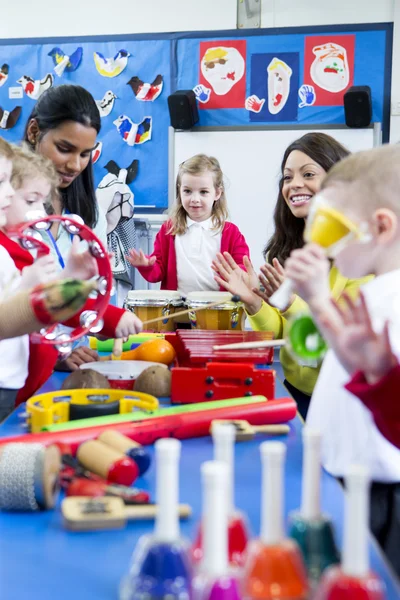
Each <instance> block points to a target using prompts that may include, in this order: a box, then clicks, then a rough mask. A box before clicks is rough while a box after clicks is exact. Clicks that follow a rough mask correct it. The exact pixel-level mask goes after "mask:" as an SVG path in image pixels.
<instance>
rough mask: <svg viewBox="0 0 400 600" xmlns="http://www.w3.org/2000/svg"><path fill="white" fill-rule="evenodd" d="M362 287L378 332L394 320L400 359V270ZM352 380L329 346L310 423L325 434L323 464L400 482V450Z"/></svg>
mask: <svg viewBox="0 0 400 600" xmlns="http://www.w3.org/2000/svg"><path fill="white" fill-rule="evenodd" d="M362 290H363V292H364V295H365V299H366V303H367V306H368V309H369V312H370V315H371V320H372V324H373V327H374V329H375V331H377V332H378V331H382V329H383V326H384V323H385V321H386V320H390V326H389V334H390V340H391V344H392V348H393V351H394V353H395V354H396V356H397V358H400V270H396V271H392V272H390V273H386V274H384V275H381V276H379V277H376V278H375V279H373V280H371V281H369V282H368V283H366V284H365V285H364V286H362ZM349 378H350V377H349V374H348V373H347V372H346V370H345V369H344V368H343V367H342V366H341V364H340V363H339V361H338V359H337V358H336V355H335V353H334V352H333V351H332V350H329V352H328V353H327V355H326V357H325V359H324V362H323V365H322V368H321V371H320V374H319V377H318V380H317V384H316V386H315V388H314V392H313V395H312V398H311V404H310V408H309V411H308V415H307V425H309V426H310V427H313V428H315V429H318V430H319V431H320V432H321V433H322V464H323V466H324V468H325V469H326V470H327V471H328V472H329V473H331V474H332V475H335V476H337V477H343V476H344V475H346V473H347V469H348V468H349V466H350V465H353V464H363V465H365V466H367V468H368V470H369V472H370V475H371V478H372V480H373V481H378V482H390V483H395V482H400V450H399V449H397V448H396V447H395V446H393V445H392V444H391V443H390V442H388V441H387V440H386V438H384V437H383V435H382V434H381V433H380V432H379V430H378V428H377V427H376V425H375V423H374V420H373V418H372V415H371V413H370V411H369V410H368V409H367V408H366V407H365V406H364V405H363V404H362V402H361V401H360V400H359V399H358V398H356V397H355V396H353V394H351V393H350V392H348V391H347V390H346V389H344V387H343V386H344V385H345V384H346V383H347V382H348V381H349ZM399 401H400V399H399Z"/></svg>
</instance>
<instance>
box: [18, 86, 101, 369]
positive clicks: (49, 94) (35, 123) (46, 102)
mask: <svg viewBox="0 0 400 600" xmlns="http://www.w3.org/2000/svg"><path fill="white" fill-rule="evenodd" d="M100 127H101V124H100V114H99V110H98V108H97V105H96V102H95V100H94V99H93V97H92V95H91V94H90V93H89V92H88V91H87V90H85V89H84V88H83V87H80V86H78V85H59V86H57V87H52V88H50V89H48V90H47V91H46V92H45V93H44V94H42V96H41V97H40V98H39V100H38V101H37V103H36V105H35V107H34V109H33V111H32V113H31V115H30V116H29V118H28V121H27V124H26V128H25V133H24V140H25V141H26V142H27V143H28V144H29V145H30V147H31V149H32V150H34V151H35V152H36V153H38V154H41V155H43V156H45V157H47V158H49V159H50V160H51V162H52V163H53V165H54V167H55V169H56V171H57V175H58V178H59V182H58V191H59V194H58V195H56V196H54V197H53V198H52V211H53V212H54V213H55V214H59V215H61V214H68V213H72V214H76V215H78V216H80V217H82V219H83V221H84V223H85V224H86V225H88V226H89V227H91V228H92V229H93V231H94V232H95V234H96V235H97V237H98V238H99V239H100V240H101V241H102V242H103V244H104V245H105V246H106V245H107V236H106V230H107V223H106V218H105V215H104V214H103V213H102V211H101V210H100V209H99V207H98V204H97V200H96V195H95V187H94V181H93V172H92V163H91V153H92V150H93V149H94V147H95V145H96V138H97V135H98V133H99V132H100ZM46 241H47V242H48V243H49V246H50V248H51V252H52V255H53V257H54V259H55V260H56V264H57V266H58V269H59V270H61V269H63V268H64V266H65V261H66V257H67V256H68V254H69V252H70V250H71V243H72V240H71V236H70V235H69V234H68V233H67V232H66V231H65V230H64V228H63V227H59V223H55V224H54V226H53V227H52V228H51V230H50V232H49V239H48V240H46ZM97 358H98V357H97V353H96V352H95V351H94V350H91V349H90V348H87V347H85V346H80V347H78V348H76V349H75V350H74V351H73V352H72V354H71V355H70V356H69V357H68V358H67V359H66V360H64V361H62V363H61V365H62V368H65V369H67V370H70V369H74V368H76V367H78V366H79V364H81V363H82V362H91V361H93V360H97ZM61 365H60V366H61Z"/></svg>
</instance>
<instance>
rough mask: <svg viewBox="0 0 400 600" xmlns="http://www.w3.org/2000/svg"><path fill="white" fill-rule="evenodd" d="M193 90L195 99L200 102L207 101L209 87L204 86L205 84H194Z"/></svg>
mask: <svg viewBox="0 0 400 600" xmlns="http://www.w3.org/2000/svg"><path fill="white" fill-rule="evenodd" d="M193 91H194V93H195V94H196V98H197V100H198V101H199V102H201V103H202V104H205V103H206V102H208V101H209V99H210V94H211V90H210V89H209V88H206V87H205V85H203V84H202V83H200V84H199V85H196V87H195V88H193Z"/></svg>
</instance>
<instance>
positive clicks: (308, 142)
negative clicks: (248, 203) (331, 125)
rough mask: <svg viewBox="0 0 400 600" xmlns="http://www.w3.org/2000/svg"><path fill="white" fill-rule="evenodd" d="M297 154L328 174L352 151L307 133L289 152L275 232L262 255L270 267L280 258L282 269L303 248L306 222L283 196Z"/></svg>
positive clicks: (279, 194)
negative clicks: (292, 157) (291, 161)
mask: <svg viewBox="0 0 400 600" xmlns="http://www.w3.org/2000/svg"><path fill="white" fill-rule="evenodd" d="M294 150H299V151H300V152H303V153H304V154H306V155H307V156H309V157H310V158H311V159H312V160H313V161H315V162H316V163H317V164H319V166H320V167H322V168H323V169H324V171H326V172H328V171H329V170H330V168H331V167H332V166H333V165H334V164H335V163H337V162H339V161H340V160H342V159H343V158H345V157H346V156H348V154H349V151H348V150H347V149H346V148H345V147H344V146H342V144H340V143H339V142H338V141H337V140H335V139H334V138H333V137H331V136H330V135H326V134H325V133H319V132H312V133H306V134H305V135H303V136H302V137H301V138H299V139H298V140H295V141H294V142H292V143H291V144H290V146H288V147H287V148H286V150H285V154H284V155H283V159H282V164H281V179H280V181H279V193H278V200H277V202H276V205H275V211H274V223H275V231H274V234H273V235H272V237H271V238H270V239H269V240H268V242H267V244H266V246H265V248H264V252H263V254H264V258H265V259H266V260H268V262H269V263H271V264H272V259H273V258H277V259H278V260H279V262H280V263H281V264H282V265H283V264H284V263H285V260H286V259H287V258H288V257H289V256H290V253H291V252H292V250H296V249H297V248H302V247H303V246H304V237H303V236H304V227H305V221H304V219H299V218H298V217H295V216H294V215H293V213H292V211H291V210H290V208H289V207H288V205H287V204H286V201H285V199H284V197H283V194H282V188H283V182H284V179H283V172H284V169H285V165H286V161H287V159H288V157H289V154H291V153H292V152H293V151H294Z"/></svg>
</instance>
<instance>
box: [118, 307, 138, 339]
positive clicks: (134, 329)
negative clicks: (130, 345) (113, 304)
mask: <svg viewBox="0 0 400 600" xmlns="http://www.w3.org/2000/svg"><path fill="white" fill-rule="evenodd" d="M142 329H143V327H142V321H141V320H140V319H138V317H137V316H136V315H134V314H133V313H132V312H130V311H129V310H126V311H125V312H124V314H123V315H122V317H121V318H120V320H119V321H118V325H117V327H116V329H115V337H116V338H128V337H129V336H130V335H134V334H135V333H140V332H141V331H142Z"/></svg>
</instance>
